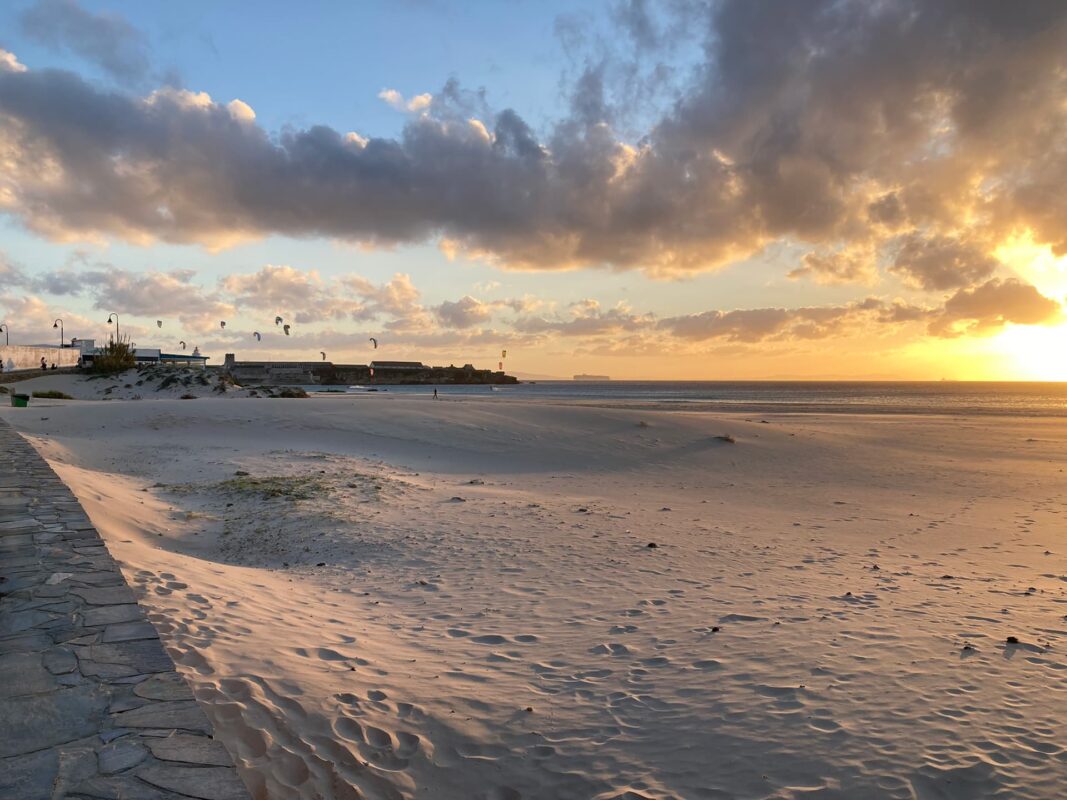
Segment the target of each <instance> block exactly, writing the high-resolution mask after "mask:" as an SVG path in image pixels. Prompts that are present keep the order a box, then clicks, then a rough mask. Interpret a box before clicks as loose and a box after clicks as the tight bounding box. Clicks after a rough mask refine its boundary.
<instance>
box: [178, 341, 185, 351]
mask: <svg viewBox="0 0 1067 800" xmlns="http://www.w3.org/2000/svg"><path fill="white" fill-rule="evenodd" d="M178 344H180V345H181V346H182V350H184V349H185V342H178Z"/></svg>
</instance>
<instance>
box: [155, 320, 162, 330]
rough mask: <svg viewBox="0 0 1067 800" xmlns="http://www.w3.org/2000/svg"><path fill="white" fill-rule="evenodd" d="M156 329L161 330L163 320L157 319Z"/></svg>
mask: <svg viewBox="0 0 1067 800" xmlns="http://www.w3.org/2000/svg"><path fill="white" fill-rule="evenodd" d="M156 327H157V328H162V327H163V320H161V319H157V320H156Z"/></svg>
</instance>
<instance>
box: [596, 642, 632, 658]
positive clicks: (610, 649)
mask: <svg viewBox="0 0 1067 800" xmlns="http://www.w3.org/2000/svg"><path fill="white" fill-rule="evenodd" d="M589 652H590V653H592V654H593V655H598V656H627V655H629V654H630V648H629V647H627V646H626V645H624V644H620V643H619V642H607V643H605V644H598V645H597V646H596V647H591V648H589Z"/></svg>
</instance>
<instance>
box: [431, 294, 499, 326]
mask: <svg viewBox="0 0 1067 800" xmlns="http://www.w3.org/2000/svg"><path fill="white" fill-rule="evenodd" d="M433 313H434V316H436V317H437V320H438V321H439V322H440V323H441V324H442V325H444V326H446V327H448V328H470V327H473V326H474V325H478V324H479V323H482V322H487V321H488V320H489V318H490V317H491V316H492V315H493V306H492V305H491V304H489V303H483V302H482V301H481V300H476V299H475V298H473V297H471V296H470V295H469V294H468V295H465V296H463V297H461V298H460V299H459V300H456V301H455V302H451V301H447V300H446V301H445V302H443V303H441V305H439V306H437V307H436V308H434V310H433Z"/></svg>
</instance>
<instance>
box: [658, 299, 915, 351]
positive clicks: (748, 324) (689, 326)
mask: <svg viewBox="0 0 1067 800" xmlns="http://www.w3.org/2000/svg"><path fill="white" fill-rule="evenodd" d="M930 313H931V311H930V310H929V309H924V308H921V307H918V306H911V305H908V304H906V303H903V302H902V301H894V302H892V303H887V302H885V301H883V300H880V299H878V298H873V297H872V298H867V299H866V300H861V301H857V302H853V303H848V304H845V305H830V306H811V307H806V308H749V309H735V310H732V311H705V312H703V313H700V314H689V315H686V316H681V317H669V318H667V319H664V320H662V321H661V322H660V323H659V327H660V328H661V329H663V330H666V331H668V332H669V333H670V334H671V335H672V336H675V337H678V338H680V339H687V340H690V341H708V340H711V339H723V340H725V341H728V342H743V343H747V344H755V343H758V342H765V341H788V340H807V339H825V338H828V337H832V336H838V335H843V334H846V333H850V332H853V331H854V330H855V329H857V328H863V327H865V326H870V325H872V324H875V323H880V324H886V325H896V324H903V323H908V322H914V321H917V320H922V319H926V318H927V317H928V316H929V315H930Z"/></svg>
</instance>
